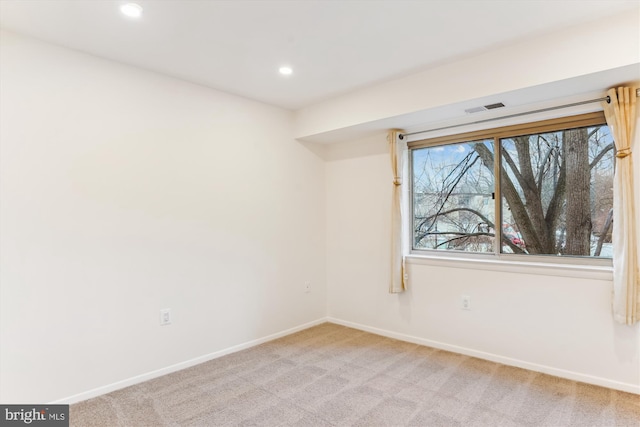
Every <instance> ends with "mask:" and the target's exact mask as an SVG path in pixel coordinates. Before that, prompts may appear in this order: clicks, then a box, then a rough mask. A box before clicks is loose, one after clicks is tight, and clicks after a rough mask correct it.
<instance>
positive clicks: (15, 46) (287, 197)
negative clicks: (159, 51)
mask: <svg viewBox="0 0 640 427" xmlns="http://www.w3.org/2000/svg"><path fill="white" fill-rule="evenodd" d="M0 40H1V43H2V45H1V51H0V54H1V57H0V65H1V74H0V85H1V87H0V96H1V98H0V102H1V103H0V112H1V114H2V116H1V120H0V125H1V128H0V141H1V144H2V145H1V147H0V160H1V164H0V171H1V176H0V184H1V187H0V190H1V193H0V195H1V200H0V202H1V203H0V234H1V236H2V239H1V245H2V246H1V248H0V261H1V265H0V270H1V274H2V275H1V277H0V302H1V306H0V316H1V317H0V326H1V329H0V335H1V350H0V384H1V389H0V401H1V402H3V403H12V402H21V403H24V402H50V401H54V400H57V399H64V398H66V397H69V396H72V395H75V394H77V393H86V392H88V391H90V390H92V389H94V388H99V387H105V386H108V385H110V384H113V383H116V382H118V381H125V380H127V379H130V378H132V377H134V376H137V375H144V374H146V373H149V372H151V371H154V370H157V369H162V368H166V367H168V366H171V365H174V364H177V363H182V362H185V361H189V360H192V359H194V358H198V357H202V356H206V355H208V354H211V353H213V352H216V351H220V350H223V349H228V348H230V347H232V346H235V345H239V344H242V343H247V342H249V341H251V340H256V339H259V338H262V337H265V336H268V335H270V334H274V333H278V332H281V331H283V330H287V329H288V328H293V327H296V326H299V325H303V324H305V323H307V322H312V321H314V320H316V319H319V318H322V317H324V316H325V315H326V298H325V283H324V282H325V259H324V257H325V206H324V197H323V194H324V164H323V161H322V160H321V159H319V158H318V157H317V156H316V155H315V154H313V153H312V152H311V151H309V150H308V149H307V148H305V147H304V146H302V145H300V144H299V143H297V142H296V141H294V140H293V138H292V117H291V113H290V112H287V111H285V110H281V109H278V108H274V107H270V106H266V105H263V104H260V103H257V102H253V101H249V100H245V99H242V98H238V97H235V96H231V95H227V94H224V93H221V92H217V91H214V90H210V89H207V88H204V87H200V86H197V85H192V84H188V83H185V82H182V81H179V80H175V79H171V78H168V77H164V76H161V75H157V74H154V73H150V72H146V71H142V70H138V69H135V68H131V67H127V66H123V65H119V64H116V63H113V62H109V61H104V60H101V59H98V58H95V57H92V56H88V55H84V54H81V53H77V52H73V51H70V50H66V49H63V48H57V47H54V46H51V45H48V44H43V43H40V42H35V41H30V40H28V39H24V38H21V37H18V36H16V35H14V34H11V33H4V32H3V33H2V35H1V37H0ZM305 280H311V281H312V286H313V289H312V292H311V293H309V294H305V293H304V292H303V283H304V281H305ZM166 307H169V308H171V309H172V311H173V317H174V322H173V325H171V326H164V327H161V326H159V310H160V309H161V308H166ZM102 390H103V391H104V389H102ZM85 397H86V394H85Z"/></svg>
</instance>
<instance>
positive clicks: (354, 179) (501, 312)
mask: <svg viewBox="0 0 640 427" xmlns="http://www.w3.org/2000/svg"><path fill="white" fill-rule="evenodd" d="M383 138H384V136H383V135H380V137H379V139H380V141H377V142H374V141H370V144H377V146H379V147H382V146H383V145H384V144H385V142H384V140H383ZM346 144H351V145H352V147H358V146H360V145H361V144H360V143H359V142H352V143H349V142H347V143H346ZM336 150H340V151H337V152H336V153H337V154H336V155H334V156H331V155H330V156H329V157H330V158H333V159H335V160H330V161H328V163H327V171H326V173H327V232H328V234H327V283H328V312H329V317H330V318H331V319H335V320H336V321H339V322H342V323H344V324H347V325H353V326H356V327H362V328H364V329H368V330H372V331H374V332H379V333H385V334H390V335H391V336H397V337H400V338H403V339H405V338H406V339H410V340H413V341H416V342H419V343H423V344H427V345H437V346H439V347H441V348H445V349H450V350H454V351H459V352H464V353H467V354H470V355H475V356H479V357H485V358H489V359H491V360H496V361H500V362H503V363H508V364H514V365H516V366H522V367H526V368H529V369H535V370H540V371H542V372H547V373H551V374H553V375H560V376H565V377H567V378H572V379H577V380H580V381H587V382H591V383H595V384H600V385H606V386H609V387H616V388H620V389H623V390H627V391H635V392H637V393H640V325H635V326H624V325H620V324H617V323H616V322H615V321H614V320H613V317H612V314H611V291H612V283H611V281H610V280H607V279H606V278H605V279H602V278H595V279H592V278H579V277H560V276H555V275H541V274H533V273H531V272H529V273H524V272H513V271H499V268H497V269H496V270H485V269H482V270H479V269H473V268H468V265H466V264H464V262H460V263H458V264H456V263H455V262H452V263H451V264H448V265H436V263H431V264H429V262H428V261H424V260H417V259H409V260H408V263H407V265H408V274H409V290H408V291H406V292H405V293H402V294H389V293H388V289H389V277H390V264H389V259H390V257H389V253H390V221H391V214H390V212H391V188H392V176H391V170H390V165H389V157H388V154H386V153H384V154H371V150H370V149H369V148H367V150H363V155H361V156H359V157H357V156H355V155H354V153H353V150H351V151H349V155H348V156H341V155H339V154H340V153H342V152H344V148H343V147H340V145H338V146H336ZM462 295H468V296H470V297H471V310H468V311H467V310H462V308H461V297H462Z"/></svg>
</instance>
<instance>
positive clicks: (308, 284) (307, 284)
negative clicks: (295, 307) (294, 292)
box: [304, 280, 311, 294]
mask: <svg viewBox="0 0 640 427" xmlns="http://www.w3.org/2000/svg"><path fill="white" fill-rule="evenodd" d="M304 292H305V293H307V294H308V293H309V292H311V282H310V281H308V280H307V281H306V282H304Z"/></svg>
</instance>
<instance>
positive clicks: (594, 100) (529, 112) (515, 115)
mask: <svg viewBox="0 0 640 427" xmlns="http://www.w3.org/2000/svg"><path fill="white" fill-rule="evenodd" d="M638 96H640V89H636V97H638ZM602 101H607V104H610V103H611V97H610V96H608V95H607V96H605V97H603V98H596V99H590V100H588V101H580V102H574V103H572V104H564V105H556V106H555V107H548V108H541V109H539V110H532V111H525V112H522V113H516V114H510V115H508V116H500V117H493V118H490V119H484V120H477V121H475V122H469V123H460V124H457V125H451V126H444V127H440V128H435V129H426V130H420V131H417V132H410V133H401V134H400V135H398V138H400V139H404V137H405V136H411V135H417V134H419V133H425V132H435V131H437V130H445V129H453V128H458V127H462V126H469V125H477V124H481V123H488V122H493V121H495V120H502V119H511V118H514V117H520V116H527V115H529V114H535V113H544V112H547V111H553V110H560V109H562V108H569V107H575V106H578V105H584V104H591V103H593V102H602Z"/></svg>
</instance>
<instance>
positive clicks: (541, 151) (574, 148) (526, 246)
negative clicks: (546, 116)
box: [500, 126, 615, 258]
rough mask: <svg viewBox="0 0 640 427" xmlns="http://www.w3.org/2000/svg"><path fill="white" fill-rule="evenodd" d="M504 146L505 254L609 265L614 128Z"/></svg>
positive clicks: (510, 142)
mask: <svg viewBox="0 0 640 427" xmlns="http://www.w3.org/2000/svg"><path fill="white" fill-rule="evenodd" d="M500 143H501V150H502V155H501V168H502V174H501V181H500V192H501V196H502V229H503V238H502V245H501V247H502V252H503V253H518V254H536V255H571V256H600V257H609V258H610V257H611V255H612V249H611V246H612V244H611V215H612V207H613V164H614V158H615V157H614V146H613V139H612V137H611V135H610V133H609V129H608V127H607V126H597V127H588V128H578V129H568V130H564V131H560V132H551V133H542V134H536V135H525V136H518V137H514V138H506V139H502V140H501V141H500Z"/></svg>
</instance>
